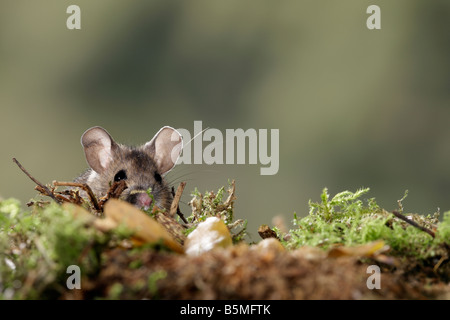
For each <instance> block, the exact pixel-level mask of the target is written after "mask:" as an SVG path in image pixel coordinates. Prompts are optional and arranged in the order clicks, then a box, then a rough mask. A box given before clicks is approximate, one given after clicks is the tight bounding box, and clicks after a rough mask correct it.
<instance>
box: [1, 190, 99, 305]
mask: <svg viewBox="0 0 450 320" xmlns="http://www.w3.org/2000/svg"><path fill="white" fill-rule="evenodd" d="M106 241H107V238H106V236H105V235H104V234H102V233H100V232H98V231H97V230H96V229H95V228H90V227H87V226H86V221H84V220H83V219H75V218H74V217H73V215H72V214H71V213H70V212H68V211H67V210H65V209H64V208H63V207H62V206H60V205H57V204H55V203H52V204H50V205H48V206H47V207H45V208H44V209H34V210H33V211H24V210H21V208H20V203H19V201H17V200H15V199H8V200H4V201H1V202H0V251H1V252H2V253H3V254H2V255H1V256H0V279H1V280H2V281H0V282H1V283H2V287H0V297H2V293H4V292H5V290H7V289H13V290H14V297H16V298H29V299H35V298H42V296H43V295H44V296H45V295H46V294H49V295H51V294H52V293H51V292H52V291H55V290H57V289H58V286H65V281H66V279H67V277H68V274H66V270H67V267H68V266H70V265H78V266H79V267H80V269H81V274H82V275H88V274H90V273H93V272H95V270H97V269H98V267H99V265H100V256H99V253H100V252H101V248H102V246H104V245H105V244H106ZM5 259H8V260H5ZM5 261H9V262H8V263H5ZM18 282H20V283H21V284H22V285H21V286H20V288H17V285H16V286H15V287H14V283H15V284H17V283H18ZM9 292H11V290H9Z"/></svg>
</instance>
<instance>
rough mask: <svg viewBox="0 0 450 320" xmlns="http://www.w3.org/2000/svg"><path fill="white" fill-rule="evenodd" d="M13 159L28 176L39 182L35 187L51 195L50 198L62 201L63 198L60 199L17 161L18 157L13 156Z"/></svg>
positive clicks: (58, 201)
mask: <svg viewBox="0 0 450 320" xmlns="http://www.w3.org/2000/svg"><path fill="white" fill-rule="evenodd" d="M13 161H14V163H15V164H17V166H18V167H19V168H20V170H22V171H23V173H25V174H26V175H27V176H28V178H30V179H31V180H32V181H33V182H34V183H36V184H37V186H36V187H35V189H36V190H37V191H39V192H40V193H42V194H44V195H46V196H49V197H50V198H52V199H53V200H55V202H57V203H61V200H60V199H58V198H57V197H56V196H55V195H54V194H53V192H52V191H50V189H49V188H47V187H46V186H45V185H43V184H42V183H40V182H39V181H37V180H36V179H35V178H34V177H33V176H32V175H31V174H30V173H29V172H28V171H27V170H26V169H25V168H24V167H23V166H22V165H21V164H20V162H19V161H17V159H16V158H13Z"/></svg>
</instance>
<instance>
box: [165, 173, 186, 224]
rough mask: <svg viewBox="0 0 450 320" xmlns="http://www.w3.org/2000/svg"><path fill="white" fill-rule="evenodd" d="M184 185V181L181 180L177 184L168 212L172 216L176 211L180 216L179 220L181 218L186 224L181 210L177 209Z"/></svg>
mask: <svg viewBox="0 0 450 320" xmlns="http://www.w3.org/2000/svg"><path fill="white" fill-rule="evenodd" d="M185 186H186V182H181V183H180V185H179V186H178V189H177V193H175V195H174V197H173V201H172V205H171V206H170V211H169V214H170V216H171V217H174V216H175V214H176V213H177V214H178V215H179V216H180V218H181V220H183V222H184V223H186V224H187V223H188V222H187V220H186V219H185V218H184V216H183V214H182V213H181V211H180V209H179V202H180V199H181V194H182V193H183V190H184V187H185Z"/></svg>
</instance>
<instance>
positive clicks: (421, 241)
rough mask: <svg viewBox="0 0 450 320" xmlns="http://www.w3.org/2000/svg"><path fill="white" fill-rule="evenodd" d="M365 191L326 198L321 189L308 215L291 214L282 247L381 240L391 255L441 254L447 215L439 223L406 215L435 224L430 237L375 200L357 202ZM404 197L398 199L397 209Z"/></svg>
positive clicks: (449, 230) (448, 229)
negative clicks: (318, 200)
mask: <svg viewBox="0 0 450 320" xmlns="http://www.w3.org/2000/svg"><path fill="white" fill-rule="evenodd" d="M368 191H369V189H360V190H358V191H356V192H354V193H352V192H350V191H344V192H341V193H338V194H337V195H335V196H334V197H333V198H331V199H330V195H329V194H328V190H327V189H324V190H323V192H322V194H321V202H317V203H316V202H312V201H310V202H309V208H310V210H309V215H307V216H306V217H303V218H298V217H297V215H296V214H295V215H294V225H295V226H296V228H295V229H294V230H291V231H290V232H289V233H290V236H291V237H290V239H289V240H288V241H285V245H286V246H287V247H290V248H296V247H300V246H305V245H309V246H319V247H322V248H324V249H327V248H329V247H330V246H331V245H335V244H343V245H347V246H352V245H358V244H365V243H368V242H371V241H375V240H384V241H385V242H386V244H388V245H389V246H390V247H391V254H393V255H399V256H415V257H419V258H423V259H425V258H429V257H432V256H435V255H443V254H444V252H443V249H444V248H443V243H444V242H445V243H450V242H449V239H450V213H449V212H446V213H445V214H444V219H443V221H442V222H440V223H439V221H438V217H437V216H436V215H434V216H430V215H429V216H422V215H418V214H408V215H407V216H408V217H410V218H412V219H413V220H414V221H415V222H417V223H418V224H419V225H421V226H425V227H432V226H433V225H438V228H437V231H436V237H435V238H433V237H432V236H430V235H429V234H428V233H426V232H424V231H422V230H420V229H418V228H416V227H413V226H411V225H409V224H407V223H406V222H404V221H401V220H400V219H398V218H396V217H395V216H394V215H393V214H392V213H390V212H387V211H386V210H383V209H382V208H380V207H379V206H378V205H377V204H376V201H375V199H373V198H371V199H368V200H365V201H363V200H361V199H360V198H361V196H363V195H364V194H366V193H367V192H368ZM405 196H406V194H405ZM404 198H405V197H404ZM404 198H403V199H401V200H399V205H400V206H401V201H403V200H404ZM401 208H402V207H401ZM280 236H281V237H283V235H280Z"/></svg>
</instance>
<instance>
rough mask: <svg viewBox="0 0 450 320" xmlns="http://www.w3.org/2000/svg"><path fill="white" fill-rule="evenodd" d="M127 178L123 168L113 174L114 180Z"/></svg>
mask: <svg viewBox="0 0 450 320" xmlns="http://www.w3.org/2000/svg"><path fill="white" fill-rule="evenodd" d="M126 178H127V174H126V172H125V171H124V170H120V171H119V172H117V173H116V175H115V176H114V181H120V180H125V179H126Z"/></svg>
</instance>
